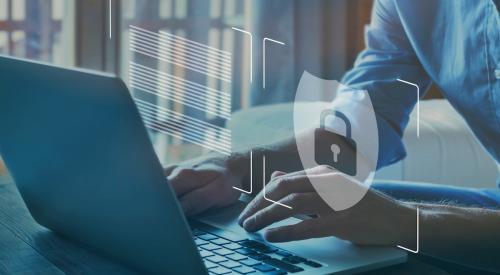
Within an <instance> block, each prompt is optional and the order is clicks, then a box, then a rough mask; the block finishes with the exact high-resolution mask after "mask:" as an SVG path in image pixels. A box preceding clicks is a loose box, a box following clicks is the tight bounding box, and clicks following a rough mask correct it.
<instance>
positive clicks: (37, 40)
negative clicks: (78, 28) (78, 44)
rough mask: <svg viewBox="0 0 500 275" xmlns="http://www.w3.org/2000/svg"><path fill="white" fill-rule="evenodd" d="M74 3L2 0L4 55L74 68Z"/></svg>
mask: <svg viewBox="0 0 500 275" xmlns="http://www.w3.org/2000/svg"><path fill="white" fill-rule="evenodd" d="M71 7H72V1H71V0H0V53H1V54H5V55H12V56H17V57H25V58H30V59H36V60H41V61H46V62H51V63H55V64H59V65H73V39H72V36H73V31H72V18H71V14H72V12H71V11H72V9H71Z"/></svg>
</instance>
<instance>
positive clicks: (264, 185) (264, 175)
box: [262, 156, 292, 209]
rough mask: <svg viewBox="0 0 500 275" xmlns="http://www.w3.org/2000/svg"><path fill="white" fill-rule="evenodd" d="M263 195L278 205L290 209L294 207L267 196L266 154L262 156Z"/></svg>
mask: <svg viewBox="0 0 500 275" xmlns="http://www.w3.org/2000/svg"><path fill="white" fill-rule="evenodd" d="M262 195H263V196H264V199H265V200H266V201H269V202H272V203H275V204H277V205H281V206H283V207H286V208H288V209H292V207H290V206H288V205H286V204H283V203H281V202H279V201H273V200H271V199H269V198H267V197H266V156H262Z"/></svg>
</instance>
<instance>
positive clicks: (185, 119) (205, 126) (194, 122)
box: [135, 98, 231, 141]
mask: <svg viewBox="0 0 500 275" xmlns="http://www.w3.org/2000/svg"><path fill="white" fill-rule="evenodd" d="M135 102H136V104H138V105H141V106H144V107H145V108H148V109H150V110H151V111H153V112H157V115H158V114H162V115H164V116H165V118H170V117H173V118H177V120H181V122H179V123H186V125H183V126H185V127H189V128H193V129H194V130H197V131H200V130H203V131H205V130H215V131H216V132H218V133H220V135H221V136H222V137H223V138H224V139H226V140H228V141H230V139H231V131H229V130H228V129H225V128H222V127H219V126H216V125H212V124H210V123H207V122H205V121H203V120H199V119H196V118H192V117H189V116H186V115H183V114H181V113H178V112H173V111H169V110H167V109H165V108H162V107H158V106H156V105H154V104H152V103H149V102H146V101H144V100H141V99H138V98H135ZM181 125H182V124H181Z"/></svg>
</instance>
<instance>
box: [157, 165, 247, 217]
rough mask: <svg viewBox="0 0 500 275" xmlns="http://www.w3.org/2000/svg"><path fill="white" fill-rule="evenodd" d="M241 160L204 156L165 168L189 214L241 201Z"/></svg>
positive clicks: (185, 210)
mask: <svg viewBox="0 0 500 275" xmlns="http://www.w3.org/2000/svg"><path fill="white" fill-rule="evenodd" d="M240 161H241V160H235V159H230V158H228V157H201V158H197V159H193V160H190V161H187V162H184V163H181V164H178V165H172V166H169V167H166V168H165V176H166V177H167V179H168V182H169V183H170V184H171V186H172V188H173V189H174V191H175V192H176V194H177V197H178V198H179V201H180V203H181V205H182V208H183V209H184V212H185V214H186V215H187V216H192V215H196V214H199V213H201V212H203V211H206V210H208V209H211V208H216V207H224V206H227V205H230V204H232V203H234V202H235V201H236V200H238V198H239V196H240V192H238V191H236V190H234V189H233V186H236V187H241V184H242V179H243V177H244V175H245V170H244V169H238V165H236V164H235V163H236V162H240Z"/></svg>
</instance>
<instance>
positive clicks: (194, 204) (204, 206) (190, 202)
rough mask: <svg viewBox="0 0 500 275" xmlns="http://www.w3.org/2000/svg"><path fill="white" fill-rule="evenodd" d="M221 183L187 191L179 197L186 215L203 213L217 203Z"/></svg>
mask: <svg viewBox="0 0 500 275" xmlns="http://www.w3.org/2000/svg"><path fill="white" fill-rule="evenodd" d="M218 187H219V184H216V183H212V184H207V185H205V186H203V187H201V188H199V189H196V190H194V191H192V192H189V193H187V194H186V195H184V196H183V197H181V198H180V199H179V201H180V203H181V206H182V209H183V210H184V213H185V214H186V216H193V215H197V214H199V213H202V212H204V211H206V210H208V209H210V208H212V207H213V206H215V205H216V200H214V199H213V198H216V197H217V195H218V194H217V193H218V189H219V188H218Z"/></svg>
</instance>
